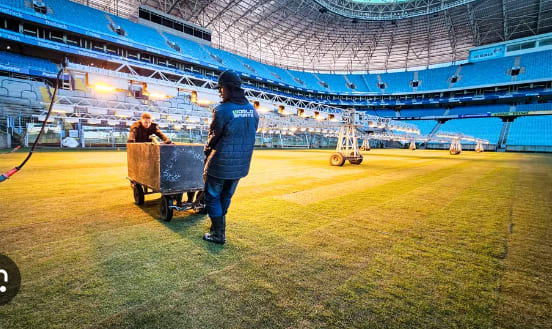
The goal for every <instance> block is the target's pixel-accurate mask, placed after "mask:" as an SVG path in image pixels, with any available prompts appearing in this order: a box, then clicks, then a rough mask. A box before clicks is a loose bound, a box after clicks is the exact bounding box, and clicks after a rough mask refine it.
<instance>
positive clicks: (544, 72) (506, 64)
mask: <svg viewBox="0 0 552 329" xmlns="http://www.w3.org/2000/svg"><path fill="white" fill-rule="evenodd" d="M44 2H45V3H46V5H47V7H48V11H47V13H46V14H40V13H37V12H35V11H34V10H33V9H32V8H31V5H30V4H31V1H29V0H3V1H2V2H1V4H2V5H8V6H10V7H12V8H14V9H15V10H20V11H25V12H28V13H33V14H35V15H36V16H40V17H47V18H49V19H56V20H59V21H61V22H64V23H69V24H74V25H77V26H80V27H82V28H85V29H88V30H91V31H92V32H102V33H105V34H108V35H111V36H119V35H118V34H117V33H116V32H114V31H113V29H112V27H110V25H111V24H110V21H113V22H114V23H115V25H118V26H121V27H122V28H123V30H124V31H125V34H126V36H124V38H128V39H129V40H133V41H135V42H138V43H141V44H146V45H148V46H150V47H154V48H158V49H159V50H160V51H163V52H168V53H169V55H170V53H175V52H176V51H175V50H174V49H173V48H172V47H170V46H169V45H168V44H167V42H166V41H167V40H165V38H166V39H168V40H170V41H173V42H175V43H177V44H178V45H179V47H180V48H181V53H182V54H184V55H187V56H189V57H192V58H195V59H198V60H201V61H204V62H206V63H209V64H213V65H217V66H225V67H227V68H231V69H234V70H236V71H240V72H243V73H246V74H249V75H256V76H259V77H262V78H265V79H269V80H272V81H277V82H283V83H287V84H289V85H292V86H297V87H303V88H307V89H312V90H318V91H325V92H328V91H330V92H333V93H345V92H371V93H382V92H383V91H385V93H407V92H408V93H412V92H420V91H432V90H443V89H447V88H449V87H452V88H468V87H475V86H487V85H493V84H501V83H511V82H513V81H530V80H536V79H550V78H552V65H550V62H551V60H552V51H551V50H544V51H537V52H534V53H529V54H524V55H519V56H509V57H504V58H498V59H491V60H486V61H481V62H476V63H467V64H462V65H452V66H448V67H441V68H434V69H427V70H420V71H417V72H415V71H407V72H394V73H381V74H364V75H360V74H349V75H347V79H348V80H349V82H351V83H353V84H354V85H355V87H356V88H355V89H352V88H350V86H348V85H347V80H346V79H345V76H344V75H343V74H322V73H316V75H315V74H313V73H310V72H302V71H295V70H285V69H282V68H278V67H274V66H270V65H266V64H264V63H261V62H258V61H255V60H251V59H249V58H246V57H242V56H238V55H235V54H232V53H230V52H226V51H223V50H219V49H214V48H211V47H208V46H203V47H200V46H199V45H198V44H197V43H196V42H194V41H190V40H187V39H185V38H183V37H178V36H175V35H172V34H170V33H166V32H162V33H160V32H159V31H157V30H156V29H155V28H152V27H149V26H144V25H141V24H137V23H134V22H131V21H130V20H127V19H123V18H120V17H117V16H113V15H111V14H108V13H105V12H103V11H100V10H97V9H94V8H90V7H87V6H84V5H81V4H79V3H75V2H72V1H68V0H44ZM83 18H86V19H83ZM69 29H70V28H69ZM209 52H210V53H211V54H213V55H215V56H216V58H213V57H212V56H211V55H210V54H209ZM518 57H519V68H520V69H521V70H520V73H519V75H517V76H514V77H512V76H511V75H510V74H509V71H510V70H511V69H512V68H513V66H514V65H515V63H516V61H517V58H518ZM217 58H218V59H220V60H222V63H221V61H220V60H217ZM456 72H458V77H459V79H458V81H457V82H456V83H450V82H449V80H450V78H451V77H452V76H453V75H454V74H455V73H456ZM416 75H417V80H418V81H419V86H418V87H417V88H416V89H415V88H413V86H412V85H411V82H412V81H413V80H415V77H416ZM292 76H293V77H295V78H298V79H299V80H301V81H302V82H303V83H301V82H298V81H296V80H295V79H293V77H292ZM321 81H322V83H321ZM380 81H381V82H383V83H384V87H385V88H380V87H379V86H378V82H380ZM325 84H327V86H326V85H325Z"/></svg>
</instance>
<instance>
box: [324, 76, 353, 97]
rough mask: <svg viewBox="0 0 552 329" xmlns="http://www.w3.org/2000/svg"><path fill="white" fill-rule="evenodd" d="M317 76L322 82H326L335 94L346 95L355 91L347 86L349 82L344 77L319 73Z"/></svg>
mask: <svg viewBox="0 0 552 329" xmlns="http://www.w3.org/2000/svg"><path fill="white" fill-rule="evenodd" d="M316 75H317V76H318V78H320V80H322V81H324V82H326V83H327V84H328V87H329V89H330V90H331V91H333V92H339V93H344V92H351V91H352V90H353V89H351V88H349V87H348V86H347V80H345V77H344V76H343V75H340V74H322V73H317V74H316Z"/></svg>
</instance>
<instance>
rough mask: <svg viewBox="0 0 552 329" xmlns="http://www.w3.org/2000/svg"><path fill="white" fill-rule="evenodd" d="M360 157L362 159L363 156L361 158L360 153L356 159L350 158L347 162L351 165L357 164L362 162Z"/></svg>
mask: <svg viewBox="0 0 552 329" xmlns="http://www.w3.org/2000/svg"><path fill="white" fill-rule="evenodd" d="M362 159H363V158H362V155H361V156H360V158H358V159H350V160H349V163H350V164H353V165H359V164H361V163H362Z"/></svg>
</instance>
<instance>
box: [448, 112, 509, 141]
mask: <svg viewBox="0 0 552 329" xmlns="http://www.w3.org/2000/svg"><path fill="white" fill-rule="evenodd" d="M501 129H502V120H500V119H499V118H482V119H456V120H449V121H447V122H445V123H444V124H443V125H442V126H441V127H440V128H439V131H446V132H453V133H462V134H465V135H469V136H472V137H476V138H483V139H486V140H488V141H489V142H490V143H491V144H496V143H498V137H499V135H500V130H501Z"/></svg>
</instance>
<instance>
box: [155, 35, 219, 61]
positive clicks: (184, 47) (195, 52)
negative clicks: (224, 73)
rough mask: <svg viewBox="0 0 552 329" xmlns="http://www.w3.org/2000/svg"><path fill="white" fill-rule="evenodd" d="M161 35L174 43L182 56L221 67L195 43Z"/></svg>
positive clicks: (173, 36)
mask: <svg viewBox="0 0 552 329" xmlns="http://www.w3.org/2000/svg"><path fill="white" fill-rule="evenodd" d="M161 33H163V35H164V36H165V37H166V38H167V40H169V41H172V42H174V43H176V44H177V45H178V46H179V47H180V50H181V53H182V54H184V55H187V56H190V57H192V58H195V59H197V60H201V61H204V62H207V63H211V64H214V65H221V64H220V63H219V62H217V61H216V60H214V59H213V58H212V57H211V56H210V55H209V54H208V53H207V52H206V51H205V50H203V49H202V48H201V46H200V45H199V44H198V43H197V42H194V41H191V40H188V39H185V38H183V37H179V36H176V35H173V34H171V33H166V32H161Z"/></svg>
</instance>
